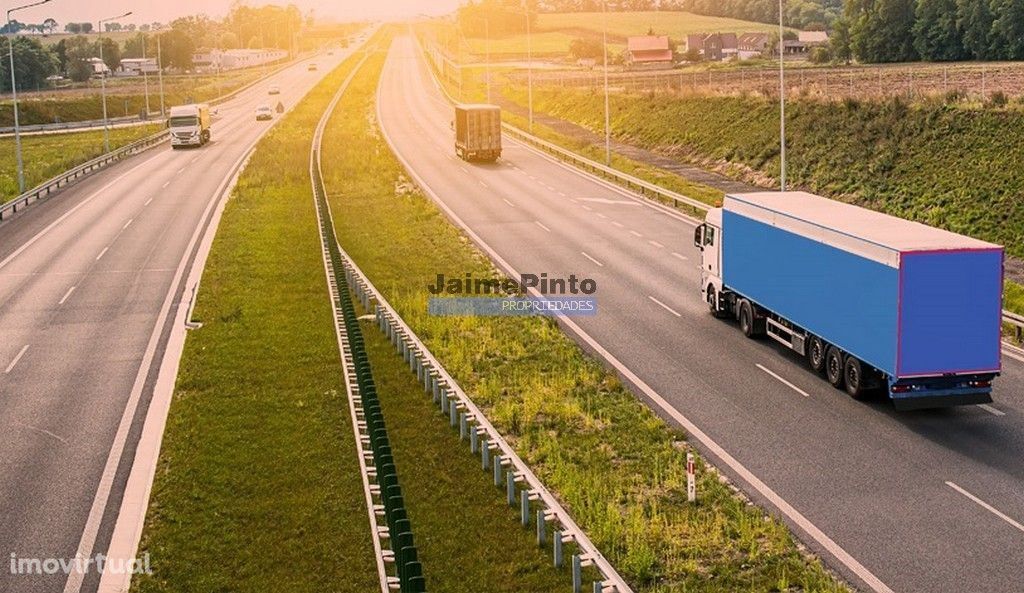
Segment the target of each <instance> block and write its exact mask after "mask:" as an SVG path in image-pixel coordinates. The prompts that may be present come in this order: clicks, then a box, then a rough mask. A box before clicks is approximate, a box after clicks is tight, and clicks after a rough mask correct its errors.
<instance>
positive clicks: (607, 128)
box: [601, 0, 612, 167]
mask: <svg viewBox="0 0 1024 593" xmlns="http://www.w3.org/2000/svg"><path fill="white" fill-rule="evenodd" d="M601 5H602V6H603V8H604V23H603V29H604V30H603V31H602V35H603V42H602V48H603V49H604V164H605V165H607V166H609V167H610V166H611V165H612V126H611V106H610V105H609V100H608V0H604V1H603V2H601Z"/></svg>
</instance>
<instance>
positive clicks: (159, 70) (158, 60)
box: [156, 34, 166, 119]
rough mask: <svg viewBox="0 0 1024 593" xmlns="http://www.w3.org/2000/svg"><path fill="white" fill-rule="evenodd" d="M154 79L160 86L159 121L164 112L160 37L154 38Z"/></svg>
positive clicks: (162, 63)
mask: <svg viewBox="0 0 1024 593" xmlns="http://www.w3.org/2000/svg"><path fill="white" fill-rule="evenodd" d="M156 78H157V81H158V84H159V85H160V119H163V118H164V116H165V114H166V111H165V110H164V62H163V55H162V54H161V53H160V35H159V34H157V36H156Z"/></svg>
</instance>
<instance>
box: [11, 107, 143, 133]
mask: <svg viewBox="0 0 1024 593" xmlns="http://www.w3.org/2000/svg"><path fill="white" fill-rule="evenodd" d="M149 115H150V117H154V116H155V117H156V119H142V118H141V117H139V116H138V115H129V116H124V117H111V118H109V119H108V120H107V121H108V122H109V123H110V125H111V126H119V125H123V124H138V125H143V124H147V123H150V124H151V123H160V118H159V116H160V113H159V112H155V113H151V114H149ZM102 127H103V120H102V119H87V120H81V121H62V122H54V123H49V124H28V125H24V126H18V129H19V130H21V133H23V134H26V133H29V132H49V131H60V130H77V129H79V128H81V129H83V130H88V129H91V128H102ZM13 133H14V126H7V127H3V128H0V134H2V135H7V134H13Z"/></svg>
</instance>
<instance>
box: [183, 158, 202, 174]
mask: <svg viewBox="0 0 1024 593" xmlns="http://www.w3.org/2000/svg"><path fill="white" fill-rule="evenodd" d="M198 160H199V157H197V156H194V157H192V160H191V161H189V162H190V163H194V162H196V161H198ZM182 171H184V169H182Z"/></svg>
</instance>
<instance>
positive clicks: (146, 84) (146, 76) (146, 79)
mask: <svg viewBox="0 0 1024 593" xmlns="http://www.w3.org/2000/svg"><path fill="white" fill-rule="evenodd" d="M147 41H148V37H147V35H146V34H145V33H143V34H142V84H143V86H144V87H145V89H146V119H149V73H148V72H146V42H147Z"/></svg>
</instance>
